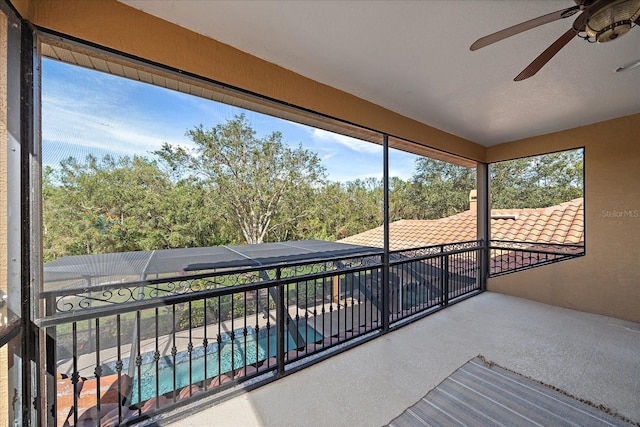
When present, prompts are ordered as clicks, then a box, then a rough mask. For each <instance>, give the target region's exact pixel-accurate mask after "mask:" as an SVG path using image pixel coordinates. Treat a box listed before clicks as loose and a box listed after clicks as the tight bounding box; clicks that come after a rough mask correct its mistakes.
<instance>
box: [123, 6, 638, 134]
mask: <svg viewBox="0 0 640 427" xmlns="http://www.w3.org/2000/svg"><path fill="white" fill-rule="evenodd" d="M121 1H123V2H124V3H126V4H129V5H131V6H133V7H135V8H138V9H141V10H143V11H145V12H147V13H150V14H153V15H156V16H158V17H160V18H162V19H165V20H167V21H171V22H174V23H176V24H178V25H180V26H183V27H185V28H189V29H191V30H193V31H196V32H198V33H201V34H203V35H206V36H208V37H211V38H213V39H216V40H218V41H221V42H223V43H226V44H229V45H231V46H234V47H236V48H238V49H240V50H242V51H245V52H248V53H250V54H252V55H255V56H257V57H260V58H262V59H265V60H267V61H269V62H272V63H275V64H278V65H280V66H282V67H284V68H287V69H289V70H292V71H295V72H297V73H299V74H302V75H304V76H307V77H309V78H311V79H313V80H316V81H319V82H322V83H325V84H328V85H330V86H333V87H335V88H338V89H341V90H344V91H346V92H349V93H352V94H354V95H356V96H359V97H361V98H364V99H366V100H369V101H372V102H374V103H376V104H378V105H381V106H383V107H386V108H388V109H390V110H393V111H396V112H398V113H400V114H403V115H405V116H408V117H411V118H413V119H416V120H418V121H421V122H423V123H426V124H429V125H431V126H434V127H436V128H439V129H442V130H444V131H447V132H450V133H452V134H455V135H458V136H461V137H463V138H466V139H469V140H471V141H474V142H477V143H479V144H482V145H485V146H490V145H494V144H498V143H501V142H506V141H513V140H517V139H521V138H525V137H528V136H534V135H541V134H546V133H550V132H554V131H558V130H562V129H569V128H573V127H577V126H581V125H585V124H588V123H595V122H599V121H603V120H607V119H610V118H614V117H620V116H625V115H629V114H633V113H637V112H640V67H637V68H635V69H633V70H630V71H627V72H625V73H615V72H614V70H615V69H616V68H618V67H619V66H621V65H624V64H626V63H629V62H631V61H634V60H638V59H640V28H634V29H632V30H631V31H630V32H629V33H628V34H627V35H625V36H624V37H621V38H620V39H618V40H615V41H613V42H610V43H605V44H590V43H587V42H586V41H584V40H582V39H578V38H577V37H576V38H574V39H573V40H572V41H571V42H570V43H569V44H568V45H567V46H565V48H564V49H563V50H561V51H560V52H559V53H558V54H557V55H556V56H555V57H554V58H553V59H552V60H551V62H550V63H548V64H547V65H546V66H545V67H544V68H543V69H542V70H541V71H540V72H539V73H538V74H537V75H535V76H533V77H532V78H530V79H528V80H525V81H522V82H514V81H513V78H514V77H515V76H516V75H517V74H518V73H520V71H522V69H524V68H525V67H526V66H527V65H528V64H529V63H530V62H531V61H532V60H533V59H534V58H535V57H536V56H537V55H539V54H540V53H541V52H542V51H543V50H544V49H545V48H546V47H547V46H549V45H550V44H551V43H552V42H553V41H555V40H556V39H557V38H558V37H560V35H562V34H563V33H564V32H565V31H566V30H567V29H568V28H569V27H570V25H571V23H572V22H573V19H574V18H575V17H576V16H577V15H575V16H574V17H573V18H567V19H563V20H560V21H557V22H553V23H550V24H547V25H544V26H542V27H538V28H535V29H533V30H530V31H527V32H524V33H522V34H519V35H517V36H514V37H512V38H509V39H506V40H503V41H501V42H499V43H496V44H494V45H491V46H488V47H485V48H483V49H480V50H478V51H476V52H471V51H469V46H470V45H471V43H473V42H474V41H475V40H476V39H478V38H480V37H482V36H484V35H487V34H489V33H493V32H495V31H498V30H501V29H503V28H505V27H508V26H511V25H514V24H517V23H520V22H522V21H526V20H528V19H532V18H535V17H537V16H540V15H543V14H546V13H550V12H554V11H556V10H560V9H563V8H566V7H571V6H573V5H574V2H573V1H570V0H563V1H531V0H529V1H504V0H497V1H484V0H476V1H452V0H445V1H434V0H432V1H399V0H396V1H309V0H307V1H194V0H176V1H172V0H121Z"/></svg>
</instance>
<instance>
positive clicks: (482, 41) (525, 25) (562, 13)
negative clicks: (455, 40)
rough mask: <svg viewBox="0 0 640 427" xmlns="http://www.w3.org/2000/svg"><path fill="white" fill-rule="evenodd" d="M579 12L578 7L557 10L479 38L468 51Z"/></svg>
mask: <svg viewBox="0 0 640 427" xmlns="http://www.w3.org/2000/svg"><path fill="white" fill-rule="evenodd" d="M579 10H580V7H579V6H573V7H570V8H568V9H562V10H558V11H557V12H552V13H548V14H546V15H542V16H539V17H537V18H534V19H531V20H529V21H526V22H522V23H520V24H517V25H514V26H513V27H509V28H505V29H504V30H501V31H498V32H496V33H493V34H489V35H488V36H484V37H482V38H479V39H478V40H476V41H475V42H474V43H473V44H472V45H471V47H470V48H469V49H470V50H478V49H480V48H481V47H485V46H488V45H490V44H493V43H495V42H499V41H500V40H504V39H506V38H507V37H511V36H515V35H516V34H520V33H522V32H523V31H527V30H530V29H532V28H535V27H539V26H540V25H544V24H548V23H549V22H553V21H557V20H558V19H562V18H567V17H569V16H571V15H573V14H575V13H576V12H578V11H579Z"/></svg>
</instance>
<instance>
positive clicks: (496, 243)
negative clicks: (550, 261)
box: [489, 239, 584, 248]
mask: <svg viewBox="0 0 640 427" xmlns="http://www.w3.org/2000/svg"><path fill="white" fill-rule="evenodd" d="M501 243H504V244H518V245H520V244H521V245H536V246H555V247H566V248H584V243H578V244H576V243H554V242H533V241H530V240H498V239H491V240H490V241H489V247H490V248H494V247H497V246H500V244H501Z"/></svg>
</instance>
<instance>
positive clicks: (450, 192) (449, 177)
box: [409, 157, 476, 219]
mask: <svg viewBox="0 0 640 427" xmlns="http://www.w3.org/2000/svg"><path fill="white" fill-rule="evenodd" d="M411 182H412V185H411V189H410V190H409V194H410V195H411V199H412V200H414V206H415V207H416V211H415V212H414V215H415V218H414V219H436V218H444V217H447V216H451V215H454V214H456V213H459V212H462V211H465V210H467V209H469V192H470V191H471V190H473V189H474V188H476V170H475V168H465V167H463V166H458V165H455V164H453V163H447V162H443V161H440V160H434V159H430V158H427V157H421V158H419V159H417V160H416V171H415V173H414V175H413V177H412V179H411Z"/></svg>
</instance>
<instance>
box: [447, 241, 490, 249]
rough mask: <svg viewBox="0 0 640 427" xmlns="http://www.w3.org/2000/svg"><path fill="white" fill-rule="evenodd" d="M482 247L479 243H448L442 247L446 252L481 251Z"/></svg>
mask: <svg viewBox="0 0 640 427" xmlns="http://www.w3.org/2000/svg"><path fill="white" fill-rule="evenodd" d="M481 247H482V246H481V244H480V242H479V241H472V242H459V243H447V244H446V245H442V248H443V251H444V252H454V251H464V250H473V249H480V248H481Z"/></svg>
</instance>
